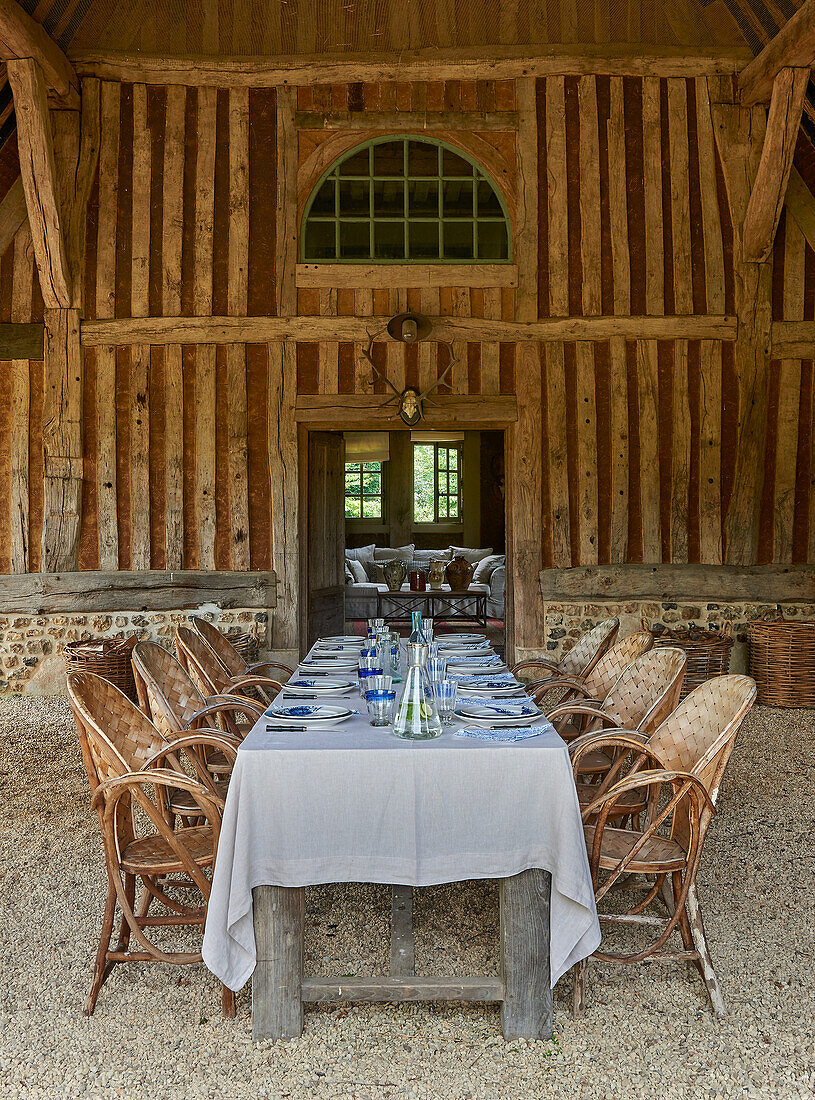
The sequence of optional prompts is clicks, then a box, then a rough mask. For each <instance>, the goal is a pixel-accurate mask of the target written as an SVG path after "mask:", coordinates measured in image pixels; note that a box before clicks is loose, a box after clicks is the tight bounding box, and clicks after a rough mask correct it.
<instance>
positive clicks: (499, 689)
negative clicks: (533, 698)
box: [458, 680, 527, 699]
mask: <svg viewBox="0 0 815 1100" xmlns="http://www.w3.org/2000/svg"><path fill="white" fill-rule="evenodd" d="M490 685H492V686H490ZM458 687H459V691H460V692H461V693H462V694H463V695H468V694H472V695H490V696H494V697H495V698H496V699H500V698H507V699H511V698H516V699H525V698H527V695H526V692H525V691H524V689H523V687H522V685H521V684H506V683H503V682H502V681H501V680H487V681H485V682H484V683H478V684H470V685H469V686H468V687H467V686H465V687H462V684H461V681H460V680H459V683H458Z"/></svg>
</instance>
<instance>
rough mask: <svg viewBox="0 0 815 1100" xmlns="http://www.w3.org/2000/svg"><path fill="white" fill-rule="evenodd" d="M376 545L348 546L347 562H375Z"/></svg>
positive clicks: (346, 549)
mask: <svg viewBox="0 0 815 1100" xmlns="http://www.w3.org/2000/svg"><path fill="white" fill-rule="evenodd" d="M374 549H375V546H374V543H372V542H371V543H369V544H368V546H346V548H345V560H346V561H373V560H374Z"/></svg>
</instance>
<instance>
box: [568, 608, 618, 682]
mask: <svg viewBox="0 0 815 1100" xmlns="http://www.w3.org/2000/svg"><path fill="white" fill-rule="evenodd" d="M619 629H620V620H619V619H616V618H613V619H605V620H604V621H603V622H602V623H598V624H597V626H593V627H592V628H591V630H587V631H586V633H585V634H583V635H582V636H581V637H580V638H578V639H577V641H576V642H575V644H574V645H573V646H572V648H571V649H570V650H569V652H568V653H565V654H564V655H563V657H561V659H560V661H559V662H558V667H559V668H560V671H561V672H562V673H563V675H564V676H584V675H585V674H586V673H587V672H589V671H591V669H592V668H593V667H594V665H595V663H596V661H597V660H598V659H599V658H600V657H601V655H602V654H603V653H604V652H605V650H606V649H608V647H609V645H611V643H612V642H613V641H614V638H616V636H617V631H618V630H619Z"/></svg>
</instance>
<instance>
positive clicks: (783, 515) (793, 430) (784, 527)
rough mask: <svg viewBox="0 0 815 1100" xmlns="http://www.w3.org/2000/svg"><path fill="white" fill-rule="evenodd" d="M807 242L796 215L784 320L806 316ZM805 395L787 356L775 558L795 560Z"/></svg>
mask: <svg viewBox="0 0 815 1100" xmlns="http://www.w3.org/2000/svg"><path fill="white" fill-rule="evenodd" d="M805 253H806V242H805V240H804V234H803V233H802V232H801V230H800V229H799V228H798V225H797V223H796V222H795V220H794V219H793V218H788V219H787V225H786V229H785V231H784V320H785V321H803V319H804V263H805ZM800 399H801V360H800V359H785V360H784V361H783V362H782V363H781V364H780V373H779V379H778V420H777V423H776V433H775V509H774V523H773V561H776V562H790V561H792V529H793V519H794V515H795V472H796V467H797V463H798V413H799V405H800Z"/></svg>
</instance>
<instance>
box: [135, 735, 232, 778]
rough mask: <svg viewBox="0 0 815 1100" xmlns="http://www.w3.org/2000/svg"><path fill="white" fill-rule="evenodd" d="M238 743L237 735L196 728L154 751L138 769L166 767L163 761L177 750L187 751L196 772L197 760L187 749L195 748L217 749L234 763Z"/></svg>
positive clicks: (146, 769)
mask: <svg viewBox="0 0 815 1100" xmlns="http://www.w3.org/2000/svg"><path fill="white" fill-rule="evenodd" d="M238 745H240V740H239V739H238V738H237V737H232V735H231V734H224V733H221V732H220V731H219V730H208V729H197V730H195V732H194V733H192V734H189V735H188V736H187V737H177V738H176V739H175V740H174V741H171V742H170V743H169V744H168V745H164V746H163V747H162V748H160V749H159V750H158V751H157V752H154V753H153V755H152V756H150V757H148V759H147V760H145V762H144V763H143V764H142V766H141V768H140V769H139V771H150V770H151V769H156V768H163V767H166V765H165V763H164V761H165V759H166V758H167V757H168V756H171V755H175V754H176V753H178V752H187V756H188V759H189V760H190V761H191V763H192V765H193V767H195V769H196V772H197V771H198V767H197V765H198V761H197V760H196V758H195V755H194V754H193V753H190V752H189V751H188V750H190V749H197V748H209V749H217V750H218V751H219V752H222V753H223V754H224V756H225V757H226V758H227V760H228V761H229V762H230V763H231V764H234V763H235V759H236V757H237V751H236V750H237V748H238ZM170 770H175V769H170ZM181 774H185V773H181ZM200 779H202V777H201V776H200V775H199V780H200ZM210 793H212V792H210Z"/></svg>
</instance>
